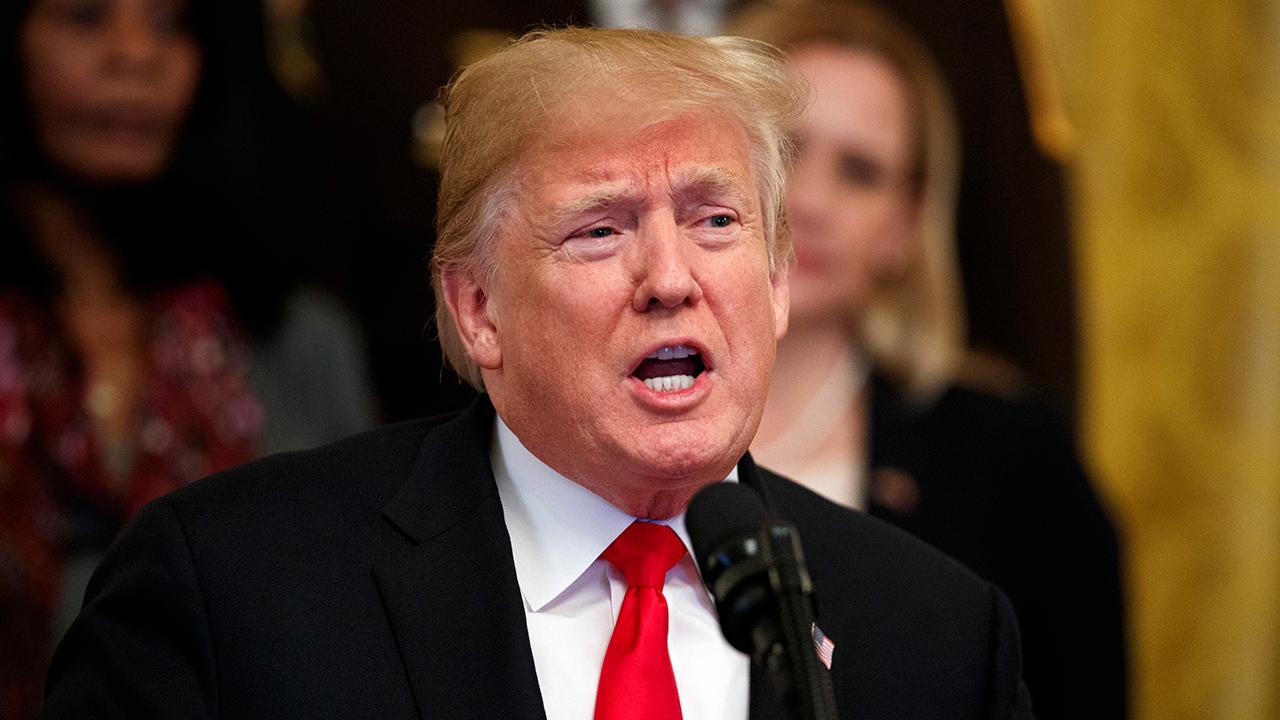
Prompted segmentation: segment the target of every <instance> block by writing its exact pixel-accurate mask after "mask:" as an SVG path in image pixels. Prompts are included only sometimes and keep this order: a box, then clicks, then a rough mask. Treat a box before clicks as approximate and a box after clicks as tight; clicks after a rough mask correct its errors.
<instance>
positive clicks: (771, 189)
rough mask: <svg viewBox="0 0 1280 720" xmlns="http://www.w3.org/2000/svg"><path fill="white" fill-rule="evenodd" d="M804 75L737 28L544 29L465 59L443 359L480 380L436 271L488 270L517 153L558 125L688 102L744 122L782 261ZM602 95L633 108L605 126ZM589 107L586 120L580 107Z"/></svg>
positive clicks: (675, 108) (777, 267) (438, 265)
mask: <svg viewBox="0 0 1280 720" xmlns="http://www.w3.org/2000/svg"><path fill="white" fill-rule="evenodd" d="M805 98H806V96H805V94H804V90H803V86H802V85H800V84H798V83H797V82H796V81H795V80H794V78H793V77H792V76H791V75H790V73H789V72H788V71H787V70H786V68H785V64H784V62H783V61H782V59H781V55H780V54H779V53H778V52H777V50H775V49H774V48H771V47H769V46H768V45H766V44H764V43H761V42H759V41H755V40H748V39H745V38H736V37H716V38H696V37H687V36H681V35H672V34H667V33H659V32H653V31H649V30H636V29H625V30H604V29H595V28H591V29H588V28H562V29H541V30H535V31H532V32H530V33H527V34H526V35H524V36H523V37H521V38H520V39H518V40H515V41H513V42H512V43H510V44H508V45H507V46H506V47H504V48H502V49H501V50H499V51H498V52H497V53H495V54H493V55H491V56H489V57H487V58H484V59H482V60H479V61H477V62H475V63H473V64H471V65H469V66H468V67H466V68H465V69H463V70H462V71H461V72H460V73H459V74H458V75H457V76H456V77H455V78H454V79H453V80H452V81H451V82H450V83H449V85H447V86H446V87H445V88H444V89H443V90H441V93H440V98H439V101H440V104H441V105H442V106H443V108H444V113H445V135H444V142H443V145H442V147H441V151H440V195H439V201H438V208H437V213H436V246H435V251H434V253H433V255H432V260H431V282H432V287H433V289H434V291H435V298H436V327H437V329H438V331H439V334H440V345H441V347H442V349H443V350H444V355H445V359H446V360H447V361H448V362H449V363H450V364H451V365H452V366H453V367H454V369H455V370H456V371H457V372H458V375H459V376H460V377H461V378H463V379H464V380H466V381H467V382H469V383H471V384H472V385H473V386H475V387H476V388H481V389H482V388H483V381H482V379H481V377H480V369H479V367H478V366H477V365H476V364H475V363H474V362H473V361H472V360H471V358H470V357H468V356H467V353H466V350H465V348H464V347H463V344H462V340H461V338H460V337H459V335H458V331H457V328H456V327H455V325H454V319H453V318H452V317H451V315H450V313H449V309H448V306H447V305H446V304H445V301H444V297H443V294H442V289H441V277H442V276H443V275H444V274H446V273H454V272H458V273H466V274H471V275H472V276H473V277H475V278H477V280H481V281H482V282H483V281H486V280H492V279H493V277H494V274H495V273H496V272H497V269H498V268H497V260H496V258H497V253H496V252H495V243H496V242H497V241H498V240H499V229H500V227H501V222H500V220H501V219H502V218H503V217H504V215H506V214H507V213H510V212H512V211H513V210H514V206H515V205H516V203H518V198H517V192H516V190H517V188H516V185H517V178H518V173H519V166H520V162H521V160H523V159H525V154H526V153H527V152H528V150H529V148H530V146H531V145H533V144H534V143H535V141H537V140H539V139H542V138H544V137H545V136H546V135H548V134H551V133H552V132H553V131H555V133H556V135H557V136H563V135H562V134H561V133H562V131H564V130H565V128H566V127H568V128H569V129H570V130H574V129H577V130H587V129H591V130H596V131H600V130H609V131H611V132H617V133H625V132H634V131H638V130H641V129H643V128H644V127H646V126H648V125H651V124H653V123H656V122H661V121H662V120H665V119H668V118H671V117H674V116H676V115H678V114H682V113H686V112H711V113H717V114H722V115H725V116H727V117H729V118H732V119H734V120H736V121H737V122H738V123H739V124H740V125H741V126H742V128H743V130H744V131H745V134H746V138H747V143H748V151H749V154H750V161H751V169H752V172H753V174H754V177H755V181H756V190H757V193H758V195H759V199H760V208H761V215H762V219H763V225H764V233H765V238H764V239H765V242H766V245H767V248H768V251H769V262H770V269H771V270H774V271H785V270H786V269H787V268H788V267H789V266H790V263H791V257H792V254H791V243H790V239H789V238H788V236H787V232H786V223H785V221H784V218H783V214H782V196H783V187H784V185H785V181H786V169H787V166H788V164H789V162H790V155H791V151H790V144H789V142H788V141H787V135H786V133H787V129H788V128H789V127H790V125H791V124H792V123H793V121H794V120H795V118H796V117H798V115H799V113H800V111H801V110H802V109H803V103H804V99H805ZM593 101H601V102H603V103H605V104H606V105H607V106H608V107H611V108H617V107H622V108H625V109H626V111H627V118H626V122H625V124H623V125H621V126H619V125H616V122H617V121H618V120H619V115H618V114H617V113H611V114H609V115H607V119H608V121H609V122H610V126H609V127H608V128H604V127H600V123H601V121H600V120H596V119H593V117H592V115H593V111H595V110H596V108H597V105H596V103H595V102H593ZM583 118H585V120H584V119H583Z"/></svg>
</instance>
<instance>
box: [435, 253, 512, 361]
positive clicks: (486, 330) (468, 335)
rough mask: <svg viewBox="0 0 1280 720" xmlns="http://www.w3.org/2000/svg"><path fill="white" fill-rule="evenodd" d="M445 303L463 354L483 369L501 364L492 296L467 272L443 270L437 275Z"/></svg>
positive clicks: (500, 351)
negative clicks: (460, 341)
mask: <svg viewBox="0 0 1280 720" xmlns="http://www.w3.org/2000/svg"><path fill="white" fill-rule="evenodd" d="M440 288H441V290H443V292H444V301H445V304H446V305H448V306H449V314H450V315H452V316H453V322H454V325H455V326H456V327H457V328H458V336H459V337H460V338H461V339H462V346H463V347H464V348H466V351H467V355H469V356H471V359H472V360H474V361H475V362H476V364H477V365H479V366H480V367H482V368H484V369H486V370H497V369H498V368H500V367H502V346H501V342H500V337H499V335H500V334H499V332H498V324H497V322H496V321H495V320H494V313H493V308H492V307H491V303H492V298H491V297H490V296H489V293H488V292H487V291H485V289H484V287H483V286H481V284H480V283H479V282H477V281H476V279H475V277H474V276H473V275H472V274H471V273H464V272H460V271H453V272H445V273H444V274H443V275H442V276H441V277H440Z"/></svg>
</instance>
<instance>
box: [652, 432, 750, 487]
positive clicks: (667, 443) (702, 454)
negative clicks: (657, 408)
mask: <svg viewBox="0 0 1280 720" xmlns="http://www.w3.org/2000/svg"><path fill="white" fill-rule="evenodd" d="M733 440H734V438H733V437H731V436H730V434H729V433H725V432H712V431H708V430H705V429H697V428H666V429H663V430H658V431H656V432H654V433H653V435H652V436H651V437H650V440H649V442H647V443H645V444H644V445H643V446H642V447H640V448H638V449H637V452H636V453H635V456H636V457H637V458H638V459H639V461H640V464H641V466H642V467H644V468H646V472H645V474H646V475H649V476H651V477H658V478H671V479H673V480H677V479H678V480H686V479H698V480H706V479H708V478H704V477H703V476H707V475H709V474H727V473H728V471H729V468H731V467H732V466H733V465H734V464H736V463H737V462H738V459H739V458H741V457H742V454H743V453H744V452H746V444H742V447H741V448H737V447H735V445H736V443H734V442H733ZM714 479H722V478H714Z"/></svg>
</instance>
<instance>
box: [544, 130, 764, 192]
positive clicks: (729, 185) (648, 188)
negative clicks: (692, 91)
mask: <svg viewBox="0 0 1280 720" xmlns="http://www.w3.org/2000/svg"><path fill="white" fill-rule="evenodd" d="M617 128H625V120H623V121H622V122H619V123H608V122H599V123H592V125H591V127H588V128H576V129H573V130H569V131H561V132H559V133H556V134H554V135H553V136H552V137H548V138H546V139H544V140H543V141H542V142H539V143H538V144H536V145H535V146H534V147H532V148H530V150H529V151H528V152H527V153H526V155H525V157H524V158H523V159H522V162H521V163H520V168H521V171H520V174H519V176H520V179H521V186H522V187H521V190H522V195H523V196H524V197H525V198H526V199H529V200H532V199H535V198H536V199H538V200H541V201H543V202H553V203H557V202H570V201H572V200H574V199H575V198H578V197H581V196H583V195H602V196H607V195H610V194H613V193H618V194H635V193H639V194H644V195H648V194H653V193H663V192H668V193H670V192H680V191H685V190H690V189H697V188H702V189H706V190H708V191H717V192H723V193H735V192H736V193H737V194H740V195H742V196H743V200H744V201H747V202H754V198H752V197H751V196H752V195H753V192H752V187H753V176H752V171H751V162H750V157H749V155H750V153H749V149H748V142H747V135H746V132H745V130H744V129H743V128H742V126H741V124H740V123H739V122H737V121H736V120H732V119H730V118H727V117H724V116H721V115H719V114H714V113H705V112H698V113H685V114H682V115H678V116H676V117H673V118H670V119H667V120H663V121H660V122H656V123H653V124H651V125H649V126H647V127H644V128H639V129H636V130H632V131H630V132H627V131H626V130H624V129H617Z"/></svg>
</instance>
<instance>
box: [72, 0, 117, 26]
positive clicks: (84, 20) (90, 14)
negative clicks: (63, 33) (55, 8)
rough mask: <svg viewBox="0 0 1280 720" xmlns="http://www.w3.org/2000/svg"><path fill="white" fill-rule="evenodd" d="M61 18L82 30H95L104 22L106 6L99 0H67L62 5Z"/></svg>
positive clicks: (106, 11)
mask: <svg viewBox="0 0 1280 720" xmlns="http://www.w3.org/2000/svg"><path fill="white" fill-rule="evenodd" d="M61 10H62V18H63V19H64V20H65V21H66V22H67V23H68V24H70V25H73V26H75V27H78V28H80V29H82V30H95V29H97V28H99V27H101V26H102V25H104V24H105V23H106V20H107V13H108V8H107V6H106V3H104V2H101V1H100V0H87V1H85V2H69V3H66V4H65V5H63V6H62V8H61Z"/></svg>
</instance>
